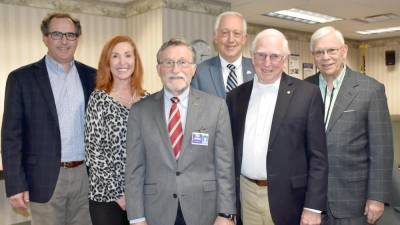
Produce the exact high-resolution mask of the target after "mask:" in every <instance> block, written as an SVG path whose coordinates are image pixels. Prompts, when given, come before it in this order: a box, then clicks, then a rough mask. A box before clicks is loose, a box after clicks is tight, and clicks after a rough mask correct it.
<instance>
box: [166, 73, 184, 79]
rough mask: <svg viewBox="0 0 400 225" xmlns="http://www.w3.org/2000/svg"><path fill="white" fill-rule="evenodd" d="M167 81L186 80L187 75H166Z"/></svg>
mask: <svg viewBox="0 0 400 225" xmlns="http://www.w3.org/2000/svg"><path fill="white" fill-rule="evenodd" d="M165 76H166V78H167V79H183V80H186V76H187V74H185V73H183V72H179V73H167V74H165Z"/></svg>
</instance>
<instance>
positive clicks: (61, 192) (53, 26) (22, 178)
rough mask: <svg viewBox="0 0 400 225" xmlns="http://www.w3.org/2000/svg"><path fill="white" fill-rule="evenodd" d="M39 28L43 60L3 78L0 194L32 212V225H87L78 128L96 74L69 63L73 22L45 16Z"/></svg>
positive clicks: (76, 25) (76, 32)
mask: <svg viewBox="0 0 400 225" xmlns="http://www.w3.org/2000/svg"><path fill="white" fill-rule="evenodd" d="M41 30H42V33H43V42H44V43H45V45H46V46H47V48H48V52H47V55H46V56H45V57H44V58H43V59H41V60H40V61H38V62H36V63H33V64H30V65H27V66H24V67H21V68H19V69H17V70H15V71H13V72H11V73H10V75H9V76H8V79H7V85H6V92H5V103H4V115H3V124H2V131H1V134H2V137H1V138H2V143H1V150H2V159H3V166H4V178H5V184H6V193H7V197H8V198H9V202H10V204H11V205H12V207H14V208H17V209H27V207H28V206H29V207H30V210H31V214H32V224H35V225H47V224H49V225H64V224H65V225H66V224H68V225H70V224H74V225H78V224H79V225H80V224H82V225H88V224H91V222H90V218H89V211H88V200H87V185H88V181H87V172H86V167H85V164H84V163H83V161H84V157H85V155H84V141H83V123H84V115H85V108H86V103H87V101H88V97H89V95H90V93H91V92H92V90H93V87H94V74H95V70H94V69H93V68H91V67H88V66H86V65H84V64H82V63H80V62H77V61H75V60H74V59H73V56H74V53H75V50H76V47H77V44H78V39H79V36H80V34H81V25H80V22H79V20H76V19H74V18H72V17H71V16H70V15H68V14H61V13H55V14H50V15H48V16H47V17H46V18H45V19H44V20H43V21H42V25H41ZM28 202H30V203H29V205H28Z"/></svg>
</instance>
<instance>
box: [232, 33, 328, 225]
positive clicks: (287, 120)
mask: <svg viewBox="0 0 400 225" xmlns="http://www.w3.org/2000/svg"><path fill="white" fill-rule="evenodd" d="M289 54H290V51H289V46H288V42H287V40H286V38H285V36H284V35H283V34H282V33H281V32H279V31H278V30H275V29H267V30H264V31H262V32H260V33H259V34H258V35H257V36H256V37H255V39H254V41H253V43H252V47H251V55H252V60H253V63H254V68H255V70H256V76H255V77H254V80H253V81H249V82H247V83H244V84H243V85H241V86H239V87H238V88H236V89H235V90H233V91H232V92H230V93H228V96H227V99H226V100H227V103H228V109H229V114H230V118H231V124H232V134H233V142H234V148H235V172H236V179H237V181H236V182H237V184H238V185H237V186H236V187H237V190H238V191H237V195H238V196H240V197H237V199H240V202H241V209H242V214H241V215H242V219H243V224H245V225H274V224H275V225H299V224H300V225H317V224H320V222H321V212H322V211H324V210H325V207H326V191H327V190H326V188H327V174H328V162H327V155H326V141H325V132H324V122H323V116H324V114H323V105H322V97H321V93H319V90H318V88H317V87H315V86H313V85H311V84H309V83H307V82H305V81H301V80H298V79H296V78H293V77H290V76H289V75H287V74H286V73H284V72H283V67H284V63H285V59H286V58H287V56H288V55H289ZM239 183H240V185H239Z"/></svg>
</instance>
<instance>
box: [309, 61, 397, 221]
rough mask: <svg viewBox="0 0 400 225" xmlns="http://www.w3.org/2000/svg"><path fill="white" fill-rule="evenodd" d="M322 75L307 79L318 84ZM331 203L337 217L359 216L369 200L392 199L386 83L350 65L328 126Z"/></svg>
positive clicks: (390, 140) (391, 155)
mask: <svg viewBox="0 0 400 225" xmlns="http://www.w3.org/2000/svg"><path fill="white" fill-rule="evenodd" d="M318 77H319V73H317V74H315V75H313V76H311V77H308V78H307V81H310V82H311V83H313V84H315V85H319V78H318ZM326 136H327V137H326V138H327V145H328V160H329V176H328V177H329V178H328V183H329V185H328V205H329V209H330V210H331V212H332V214H333V215H334V216H335V217H337V218H348V217H360V216H362V215H363V213H364V207H365V203H366V200H367V199H372V200H377V201H381V202H388V201H389V192H390V186H391V179H392V165H393V140H392V138H393V137H392V126H391V120H390V115H389V109H388V106H387V100H386V95H385V87H384V86H383V85H382V84H381V83H379V82H377V81H376V80H375V79H373V78H371V77H369V76H366V75H362V74H360V73H358V72H355V71H353V70H351V69H350V68H346V74H345V76H344V78H343V81H342V85H341V87H340V90H339V92H338V93H337V98H336V101H335V105H334V106H333V108H332V114H331V117H330V120H329V123H328V128H327V130H326Z"/></svg>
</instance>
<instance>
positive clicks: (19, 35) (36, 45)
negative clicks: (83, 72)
mask: <svg viewBox="0 0 400 225" xmlns="http://www.w3.org/2000/svg"><path fill="white" fill-rule="evenodd" d="M49 12H50V11H49V10H47V9H39V8H32V7H25V6H16V5H7V4H0V27H2V29H3V31H4V32H2V34H1V35H0V49H1V52H2V53H1V58H0V90H4V89H5V84H6V79H7V76H8V74H9V73H10V72H11V71H12V70H14V69H17V68H19V67H21V66H23V65H26V64H30V63H32V62H36V61H38V60H39V59H41V58H42V57H43V56H44V55H45V54H46V52H47V48H46V46H45V45H44V44H43V42H42V34H41V32H40V23H41V21H42V19H43V17H44V16H46V15H47V14H48V13H49ZM72 15H73V16H75V17H77V18H78V19H80V21H81V24H82V32H83V34H82V36H81V38H80V44H79V47H78V49H77V52H76V54H75V56H76V59H77V60H80V61H82V62H84V63H86V64H88V65H91V66H93V67H97V64H98V59H99V56H100V51H101V49H102V47H103V45H104V43H105V41H106V40H108V39H109V38H110V37H111V36H113V35H116V34H126V33H127V32H126V27H127V26H126V20H125V19H121V18H111V17H104V16H95V15H87V14H72ZM0 93H1V94H0V103H1V104H0V112H1V115H2V114H3V102H4V91H1V92H0Z"/></svg>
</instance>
